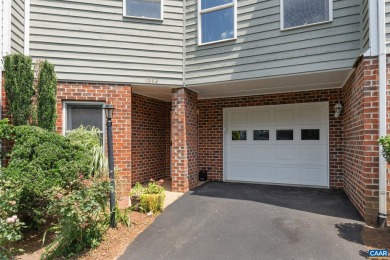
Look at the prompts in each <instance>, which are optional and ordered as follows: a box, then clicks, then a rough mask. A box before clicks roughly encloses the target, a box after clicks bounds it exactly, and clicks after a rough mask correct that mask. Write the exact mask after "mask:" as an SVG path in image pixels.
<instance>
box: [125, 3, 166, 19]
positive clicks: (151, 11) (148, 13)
mask: <svg viewBox="0 0 390 260" xmlns="http://www.w3.org/2000/svg"><path fill="white" fill-rule="evenodd" d="M163 6H164V5H163V0H123V16H129V17H136V18H146V19H158V20H162V19H163V13H164V10H163V9H164V8H163Z"/></svg>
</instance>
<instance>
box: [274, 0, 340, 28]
mask: <svg viewBox="0 0 390 260" xmlns="http://www.w3.org/2000/svg"><path fill="white" fill-rule="evenodd" d="M280 3H281V12H280V14H281V28H282V30H283V29H290V28H295V27H303V26H308V25H314V24H320V23H326V22H330V21H332V20H333V12H332V9H333V0H280Z"/></svg>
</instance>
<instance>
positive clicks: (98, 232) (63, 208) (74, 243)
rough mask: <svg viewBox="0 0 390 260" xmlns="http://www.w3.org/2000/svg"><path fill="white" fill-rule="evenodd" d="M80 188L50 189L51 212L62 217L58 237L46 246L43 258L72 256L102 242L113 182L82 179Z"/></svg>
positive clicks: (57, 231) (55, 227) (57, 226)
mask: <svg viewBox="0 0 390 260" xmlns="http://www.w3.org/2000/svg"><path fill="white" fill-rule="evenodd" d="M80 183H81V186H80V189H78V190H73V191H71V192H68V191H67V190H64V189H61V188H57V189H54V190H53V191H52V192H51V197H52V203H51V204H50V207H49V212H50V214H52V215H53V216H57V217H58V219H59V221H58V224H57V225H55V226H54V228H53V229H54V230H55V231H56V233H57V236H56V239H55V240H54V241H53V242H52V243H51V244H50V245H49V246H48V247H47V248H46V251H45V254H44V256H43V258H44V259H57V258H60V257H71V256H74V255H75V254H77V253H80V252H81V251H83V250H85V249H89V248H95V247H97V246H98V245H99V244H100V241H101V240H102V238H103V235H104V233H105V232H106V230H107V229H108V223H109V212H108V211H107V210H106V209H107V201H108V195H109V192H110V184H109V182H108V181H107V180H97V179H92V180H81V181H80Z"/></svg>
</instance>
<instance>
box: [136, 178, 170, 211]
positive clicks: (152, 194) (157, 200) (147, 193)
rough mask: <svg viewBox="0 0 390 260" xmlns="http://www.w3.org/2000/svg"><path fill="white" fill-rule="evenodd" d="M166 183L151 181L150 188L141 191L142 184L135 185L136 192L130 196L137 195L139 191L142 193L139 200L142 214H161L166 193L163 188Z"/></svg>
mask: <svg viewBox="0 0 390 260" xmlns="http://www.w3.org/2000/svg"><path fill="white" fill-rule="evenodd" d="M163 182H164V181H163V180H160V181H158V182H156V181H154V180H153V179H151V180H150V181H149V183H148V186H147V187H145V188H143V189H140V184H139V183H138V185H137V184H136V185H135V188H136V190H135V191H132V192H131V193H130V194H133V195H135V194H136V193H137V195H138V194H139V191H140V192H141V194H140V196H139V198H140V203H139V208H140V210H141V212H144V213H147V212H160V211H162V210H163V207H164V199H165V193H164V188H163V187H162V186H161V185H162V183H163Z"/></svg>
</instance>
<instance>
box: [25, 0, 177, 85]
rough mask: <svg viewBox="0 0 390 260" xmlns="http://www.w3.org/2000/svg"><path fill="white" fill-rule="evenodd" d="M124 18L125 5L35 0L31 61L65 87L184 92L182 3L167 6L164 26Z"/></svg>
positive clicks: (171, 0)
mask: <svg viewBox="0 0 390 260" xmlns="http://www.w3.org/2000/svg"><path fill="white" fill-rule="evenodd" d="M122 13H123V11H122V0H111V1H107V0H106V1H96V0H84V1H70V0H67V1H51V0H32V1H31V34H30V35H31V36H30V37H31V41H30V53H31V56H32V57H33V58H35V59H48V60H50V62H52V63H54V64H55V65H56V71H57V76H58V78H59V80H62V81H64V80H69V81H73V80H76V81H92V82H118V83H131V84H133V83H139V84H162V85H176V86H181V85H182V58H183V57H182V56H183V55H182V53H183V47H182V46H183V21H182V19H183V15H182V13H183V4H182V1H181V0H165V1H164V20H163V21H150V20H145V19H131V18H124V17H123V16H122Z"/></svg>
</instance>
